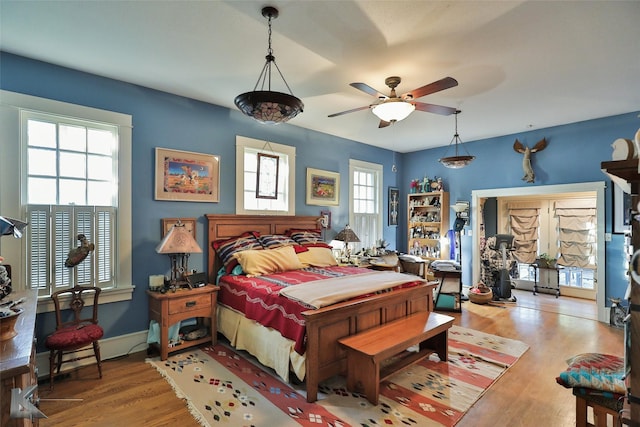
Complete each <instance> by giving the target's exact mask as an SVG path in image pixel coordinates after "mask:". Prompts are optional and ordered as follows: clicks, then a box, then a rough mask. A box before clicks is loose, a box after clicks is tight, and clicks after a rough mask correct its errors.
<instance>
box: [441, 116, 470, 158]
mask: <svg viewBox="0 0 640 427" xmlns="http://www.w3.org/2000/svg"><path fill="white" fill-rule="evenodd" d="M460 113H461V111H460V110H456V112H455V118H456V133H455V134H454V135H453V139H452V140H451V142H450V143H449V148H450V147H451V144H453V143H455V150H456V155H455V156H449V157H446V154H447V152H448V151H449V148H447V151H446V152H445V157H442V158H441V159H440V160H439V162H440V163H442V164H443V165H445V166H446V167H448V168H451V169H460V168H463V167H465V166H467V165H469V164H470V163H471V162H472V161H473V160H474V159H475V158H476V157H475V156H472V155H470V154H469V152H468V151H467V149H466V148H465V149H464V151H466V152H467V155H466V156H461V155H458V143H459V144H460V145H462V140H461V139H460V135H458V114H460Z"/></svg>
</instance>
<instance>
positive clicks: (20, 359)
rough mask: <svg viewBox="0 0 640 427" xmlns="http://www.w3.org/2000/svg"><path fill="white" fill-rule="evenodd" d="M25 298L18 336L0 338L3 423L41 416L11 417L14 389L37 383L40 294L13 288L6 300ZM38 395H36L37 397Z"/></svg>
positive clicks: (16, 423)
mask: <svg viewBox="0 0 640 427" xmlns="http://www.w3.org/2000/svg"><path fill="white" fill-rule="evenodd" d="M22 297H24V298H26V300H25V301H24V302H23V303H22V304H20V306H19V307H22V308H23V309H24V311H23V312H22V313H21V314H20V317H19V318H18V321H17V322H16V326H15V328H14V329H15V331H16V332H17V333H18V335H16V336H15V337H13V338H11V339H9V340H6V341H0V426H2V427H5V426H11V427H14V426H34V425H38V420H37V419H35V420H34V421H31V420H29V419H11V418H9V413H10V408H11V389H13V388H20V389H22V390H24V389H25V388H26V387H29V386H30V385H35V384H37V383H38V377H37V372H36V357H35V356H36V355H35V349H36V345H35V342H34V333H35V323H36V308H37V303H38V299H37V294H36V292H35V291H20V292H12V293H11V294H9V295H8V296H7V297H5V301H7V300H12V301H17V300H18V299H20V298H22ZM36 397H37V395H35V396H34V400H35V398H36Z"/></svg>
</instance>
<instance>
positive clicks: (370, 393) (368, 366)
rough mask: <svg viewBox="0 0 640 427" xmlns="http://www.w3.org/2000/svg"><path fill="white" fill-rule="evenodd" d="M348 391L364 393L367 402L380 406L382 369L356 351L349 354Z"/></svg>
mask: <svg viewBox="0 0 640 427" xmlns="http://www.w3.org/2000/svg"><path fill="white" fill-rule="evenodd" d="M347 390H349V391H360V390H361V391H362V392H363V393H364V394H365V396H367V400H368V401H369V402H371V403H372V404H374V405H377V404H378V394H379V392H380V367H379V366H378V364H377V363H376V362H375V361H374V360H373V359H371V358H370V357H367V356H364V355H362V354H360V353H357V352H355V351H349V352H348V353H347Z"/></svg>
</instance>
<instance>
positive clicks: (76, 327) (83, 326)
mask: <svg viewBox="0 0 640 427" xmlns="http://www.w3.org/2000/svg"><path fill="white" fill-rule="evenodd" d="M99 296H100V288H94V287H89V286H76V287H74V288H70V289H63V290H61V291H58V292H55V293H54V294H53V295H51V299H52V300H53V303H54V304H55V309H56V330H55V332H53V333H52V334H51V335H49V336H48V337H47V340H46V342H45V345H46V347H47V348H48V349H49V381H50V384H49V387H50V389H51V390H53V378H54V372H53V371H54V367H56V374H55V375H59V374H60V367H61V366H62V364H63V363H67V362H75V361H78V360H81V359H86V358H89V357H93V356H95V358H96V361H97V363H98V373H99V374H100V378H102V361H101V360H100V344H99V342H98V340H99V339H100V338H102V336H103V335H104V330H103V329H102V327H100V326H99V325H98V297H99ZM85 300H86V301H87V302H92V303H93V308H92V310H91V312H92V316H91V317H83V316H86V315H88V314H89V313H88V312H87V310H89V309H88V308H87V310H85V312H84V313H83V308H84V306H85ZM67 301H68V303H69V304H68V305H66V303H67ZM63 303H64V305H65V307H62V304H63ZM66 309H70V311H71V313H69V312H67V310H66ZM63 310H65V311H64V312H63ZM70 314H73V317H72V318H71V319H70V320H67V319H69V317H70ZM63 318H65V320H64V321H63ZM90 346H93V355H91V354H88V355H84V356H79V355H77V354H75V353H77V352H79V351H81V350H82V351H84V350H89V347H90ZM67 355H72V357H70V358H66V359H65V360H63V356H67ZM56 359H57V360H56Z"/></svg>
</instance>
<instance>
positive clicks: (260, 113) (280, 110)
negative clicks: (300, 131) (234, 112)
mask: <svg viewBox="0 0 640 427" xmlns="http://www.w3.org/2000/svg"><path fill="white" fill-rule="evenodd" d="M262 16H264V17H265V18H267V19H268V20H269V48H268V50H267V56H266V57H265V58H266V60H267V61H266V63H265V64H264V67H262V71H261V72H260V76H259V77H258V81H257V82H256V85H255V87H254V88H253V90H252V91H251V92H245V93H242V94H240V95H238V96H236V98H235V101H234V102H235V104H236V107H238V109H239V110H240V111H242V112H243V113H244V114H245V115H247V116H249V117H251V118H253V119H255V120H257V121H258V122H260V123H264V124H279V123H284V122H287V121H289V120H291V119H292V118H294V117H295V116H297V115H298V114H299V113H301V112H302V111H303V110H304V104H303V103H302V101H301V100H300V99H299V98H296V97H295V96H294V95H293V92H291V88H290V87H289V85H288V84H287V81H286V80H285V78H284V76H283V75H282V72H281V71H280V68H279V67H278V64H276V58H275V56H273V49H272V48H271V20H272V19H275V18H277V17H278V9H276V8H275V7H271V6H266V7H264V8H262ZM272 66H274V67H275V69H276V71H277V72H278V74H279V75H280V78H281V79H282V81H283V82H284V85H285V86H286V87H287V89H288V90H289V93H283V92H276V91H272V90H271V72H272ZM258 85H260V90H258ZM265 86H266V87H265Z"/></svg>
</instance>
